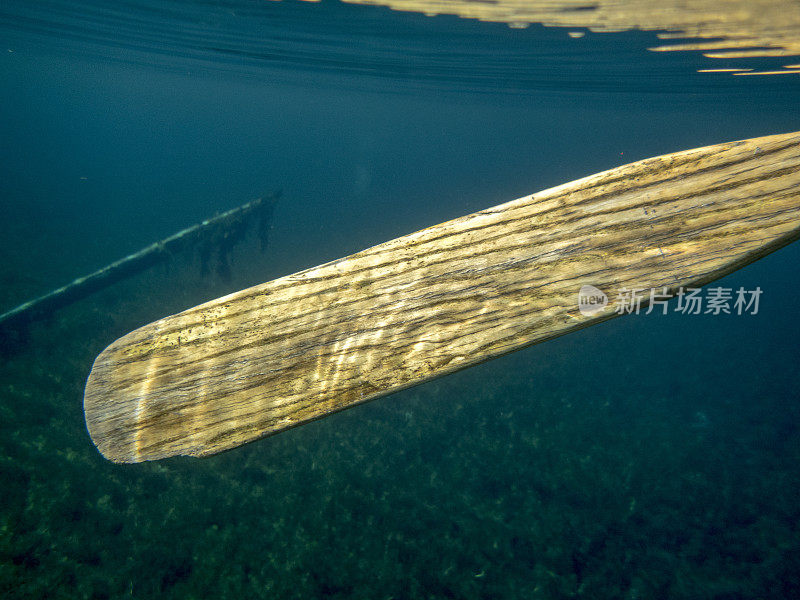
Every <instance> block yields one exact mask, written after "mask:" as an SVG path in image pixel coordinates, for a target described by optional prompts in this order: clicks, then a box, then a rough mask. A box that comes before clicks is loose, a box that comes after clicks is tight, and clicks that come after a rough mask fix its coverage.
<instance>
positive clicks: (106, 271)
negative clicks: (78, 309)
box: [0, 195, 278, 327]
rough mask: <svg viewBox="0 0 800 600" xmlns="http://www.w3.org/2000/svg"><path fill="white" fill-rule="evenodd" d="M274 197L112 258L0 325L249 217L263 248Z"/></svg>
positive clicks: (2, 318)
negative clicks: (111, 260) (117, 257)
mask: <svg viewBox="0 0 800 600" xmlns="http://www.w3.org/2000/svg"><path fill="white" fill-rule="evenodd" d="M277 198H278V197H277V195H270V196H265V197H262V198H258V199H257V200H253V201H252V202H248V203H247V204H243V205H242V206H239V207H237V208H234V209H231V210H229V211H226V212H224V213H221V214H218V215H216V216H214V217H212V218H211V219H207V220H205V221H203V222H202V223H198V224H196V225H194V226H192V227H188V228H187V229H184V230H182V231H179V232H178V233H176V234H174V235H171V236H170V237H168V238H166V239H164V240H161V241H160V242H156V243H154V244H151V245H149V246H147V247H146V248H143V249H142V250H139V251H138V252H135V253H133V254H130V255H129V256H126V257H125V258H122V259H120V260H118V261H116V262H113V263H111V264H110V265H107V266H105V267H103V268H102V269H100V270H98V271H95V272H94V273H92V274H90V275H87V276H85V277H79V278H78V279H75V280H74V281H72V282H70V283H68V284H67V285H65V286H63V287H60V288H58V289H55V290H53V291H51V292H49V293H47V294H45V295H44V296H40V297H38V298H35V299H33V300H30V301H29V302H25V303H24V304H20V305H19V306H17V307H16V308H14V309H12V310H9V311H7V312H5V313H3V314H1V315H0V327H2V326H9V325H12V324H14V323H19V322H22V321H29V320H32V319H34V318H36V317H38V316H42V315H45V314H48V313H50V312H52V311H54V310H56V309H58V308H62V307H64V306H67V305H68V304H71V303H72V302H75V301H76V300H80V299H82V298H85V297H86V296H88V295H89V294H92V293H94V292H96V291H98V290H101V289H103V288H105V287H108V286H109V285H112V284H114V283H116V282H118V281H121V280H122V279H125V278H127V277H130V276H132V275H135V274H136V273H139V272H141V271H144V270H146V269H148V268H150V267H152V266H153V265H156V264H158V263H160V262H163V261H165V260H167V259H168V258H169V257H170V256H173V255H175V254H177V253H178V252H180V251H181V250H183V249H185V248H187V247H188V246H190V245H191V244H194V243H197V242H202V243H205V244H208V245H209V247H214V246H219V243H217V242H215V239H214V238H215V237H218V236H220V237H224V235H225V234H226V233H227V232H230V231H234V232H240V231H241V230H242V229H243V228H245V227H246V225H247V224H248V223H249V220H251V219H255V220H257V221H258V224H257V227H258V234H259V237H260V238H261V243H262V248H263V246H264V245H265V244H266V235H267V230H268V228H269V223H270V221H271V219H272V211H273V208H274V205H275V202H276V201H277ZM223 243H225V242H223ZM226 249H227V250H229V248H228V246H222V247H221V249H220V250H219V252H220V260H221V261H223V260H226V255H225V254H223V252H224V251H225V250H226Z"/></svg>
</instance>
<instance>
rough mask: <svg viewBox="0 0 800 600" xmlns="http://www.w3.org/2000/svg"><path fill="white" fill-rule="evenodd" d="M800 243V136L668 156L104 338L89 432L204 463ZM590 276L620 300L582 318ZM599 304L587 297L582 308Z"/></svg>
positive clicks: (134, 457)
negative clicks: (649, 293)
mask: <svg viewBox="0 0 800 600" xmlns="http://www.w3.org/2000/svg"><path fill="white" fill-rule="evenodd" d="M798 237H800V132H798V133H790V134H784V135H775V136H768V137H762V138H754V139H750V140H745V141H739V142H730V143H726V144H719V145H715V146H708V147H704V148H697V149H693V150H687V151H684V152H678V153H675V154H667V155H664V156H659V157H656V158H651V159H648V160H643V161H640V162H636V163H633V164H629V165H625V166H621V167H618V168H615V169H611V170H610V171H605V172H603V173H599V174H597V175H592V176H589V177H585V178H583V179H579V180H577V181H573V182H571V183H566V184H564V185H561V186H558V187H555V188H552V189H549V190H545V191H543V192H539V193H537V194H533V195H531V196H526V197H524V198H520V199H518V200H514V201H512V202H508V203H506V204H501V205H500V206H496V207H493V208H488V209H486V210H482V211H480V212H477V213H474V214H471V215H468V216H465V217H461V218H459V219H455V220H453V221H449V222H446V223H443V224H441V225H437V226H435V227H431V228H428V229H424V230H422V231H419V232H417V233H413V234H410V235H407V236H405V237H401V238H398V239H395V240H391V241H389V242H386V243H383V244H380V245H378V246H375V247H372V248H369V249H367V250H363V251H362V252H358V253H356V254H353V255H351V256H347V257H345V258H342V259H340V260H336V261H333V262H330V263H327V264H324V265H321V266H318V267H314V268H311V269H308V270H305V271H301V272H299V273H295V274H294V275H288V276H286V277H282V278H280V279H277V280H274V281H270V282H267V283H264V284H262V285H258V286H255V287H252V288H249V289H246V290H243V291H241V292H238V293H235V294H231V295H228V296H225V297H223V298H219V299H217V300H213V301H211V302H208V303H205V304H201V305H200V306H197V307H195V308H191V309H189V310H187V311H184V312H182V313H180V314H177V315H174V316H171V317H166V318H164V319H161V320H159V321H156V322H154V323H151V324H149V325H146V326H144V327H142V328H140V329H137V330H136V331H133V332H132V333H129V334H128V335H126V336H124V337H122V338H120V339H119V340H117V341H116V342H114V343H113V344H111V345H110V346H109V347H108V348H106V349H105V350H104V351H103V352H102V353H101V354H100V356H98V358H97V360H96V361H95V363H94V367H93V368H92V371H91V374H90V375H89V379H88V381H87V384H86V391H85V396H84V408H85V415H86V424H87V427H88V430H89V433H90V435H91V437H92V439H93V441H94V443H95V444H96V445H97V447H98V449H99V450H100V452H101V453H102V454H103V455H104V456H106V457H107V458H108V459H110V460H112V461H116V462H139V461H144V460H154V459H160V458H164V457H168V456H174V455H181V454H183V455H191V456H205V455H209V454H214V453H216V452H220V451H223V450H227V449H229V448H233V447H235V446H238V445H240V444H244V443H246V442H250V441H252V440H255V439H257V438H260V437H262V436H265V435H268V434H272V433H275V432H278V431H281V430H284V429H287V428H289V427H293V426H296V425H299V424H301V423H305V422H308V421H310V420H312V419H318V418H320V417H323V416H325V415H328V414H330V413H332V412H335V411H339V410H342V409H345V408H348V407H351V406H353V405H356V404H359V403H361V402H365V401H367V400H371V399H374V398H378V397H380V396H383V395H386V394H388V393H390V392H394V391H397V390H400V389H403V388H406V387H409V386H411V385H415V384H418V383H421V382H423V381H426V380H429V379H431V378H433V377H438V376H441V375H445V374H447V373H452V372H453V371H456V370H458V369H462V368H464V367H467V366H470V365H474V364H476V363H478V362H481V361H485V360H487V359H491V358H493V357H496V356H500V355H502V354H505V353H507V352H511V351H513V350H517V349H519V348H522V347H525V346H529V345H531V344H534V343H537V342H542V341H545V340H548V339H551V338H553V337H556V336H559V335H563V334H565V333H569V332H571V331H575V330H578V329H580V328H582V327H587V326H589V325H593V324H595V323H598V322H601V321H604V320H606V319H609V318H611V317H614V316H616V315H617V314H619V312H621V311H619V310H618V309H619V303H620V301H618V300H615V299H616V298H618V297H622V296H623V294H624V292H625V290H637V289H638V290H649V289H655V290H658V291H659V292H660V293H662V292H663V295H664V296H669V295H672V294H675V293H676V292H677V291H678V290H679V289H680V288H682V287H684V288H685V287H687V286H699V285H703V284H705V283H708V282H710V281H712V280H714V279H717V278H718V277H721V276H723V275H726V274H728V273H730V272H731V271H733V270H735V269H737V268H739V267H741V266H743V265H745V264H748V263H750V262H752V261H754V260H756V259H758V258H760V257H762V256H764V255H765V254H767V253H769V252H772V251H773V250H776V249H777V248H780V247H782V246H784V245H785V244H788V243H789V242H791V241H793V240H795V239H797V238H798ZM584 286H592V288H588V289H590V290H591V289H593V288H595V289H596V290H597V291H598V292H601V293H605V294H606V296H607V298H608V299H609V301H608V302H607V304H603V303H597V304H596V305H594V306H591V307H590V308H591V310H581V306H579V293H580V290H581V289H582V288H584ZM584 308H586V307H584Z"/></svg>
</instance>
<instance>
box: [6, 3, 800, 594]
mask: <svg viewBox="0 0 800 600" xmlns="http://www.w3.org/2000/svg"><path fill="white" fill-rule="evenodd" d="M694 4H695V7H694V9H690V8H688V7H682V3H680V2H676V1H673V0H664V2H660V3H648V2H630V3H624V2H616V3H615V2H610V1H607V0H599V1H598V2H589V3H587V2H578V1H574V0H566V1H564V2H547V3H543V2H538V1H535V0H531V1H530V2H512V1H510V0H498V1H497V2H478V1H474V0H452V2H445V1H440V2H425V1H423V0H386V1H378V0H376V1H366V0H364V1H360V2H341V1H338V0H337V1H334V0H321V1H320V2H302V1H298V0H281V1H277V2H273V1H267V0H226V1H219V0H216V1H214V0H207V1H206V0H203V1H201V0H162V1H157V0H137V1H131V0H121V1H119V2H115V3H107V2H102V1H100V0H79V1H71V2H67V1H66V0H48V1H47V2H29V1H27V0H5V1H4V2H3V3H2V5H1V6H0V41H1V42H2V43H0V75H1V77H0V141H2V143H0V209H2V210H1V212H0V214H1V215H2V218H0V596H2V597H3V598H57V599H58V598H65V599H66V598H69V599H73V598H92V599H101V598H165V599H178V598H231V599H233V598H281V599H284V598H285V599H295V598H296V599H300V598H303V599H307V598H340V599H345V598H354V599H356V598H358V599H385V600H388V599H397V600H400V599H412V598H426V599H444V598H459V599H460V598H463V599H478V598H481V599H483V598H486V599H488V598H492V599H511V598H520V599H522V598H524V599H543V600H545V599H567V598H587V599H589V598H591V599H630V600H633V599H645V598H664V599H672V598H676V599H677V598H680V599H701V600H703V599H707V600H735V599H757V598H762V599H767V598H770V599H773V598H774V599H779V598H787V599H789V598H799V597H800V500H799V498H800V391H798V390H800V369H798V362H800V346H798V340H800V281H799V280H798V269H797V265H798V264H800V245H798V243H797V242H794V243H788V244H787V245H785V246H784V247H782V248H780V249H777V250H776V251H775V252H772V253H769V254H768V255H766V256H764V257H763V258H760V259H759V260H757V261H755V262H752V263H751V264H747V265H745V266H743V267H742V268H740V269H737V270H734V271H733V272H731V273H729V274H727V275H725V276H724V277H722V278H721V279H718V280H716V281H715V282H713V283H710V284H708V285H706V286H705V287H704V288H703V293H704V294H705V298H706V299H707V300H708V298H710V295H712V294H713V292H712V288H718V289H719V288H723V289H725V290H730V291H731V293H733V294H734V296H735V292H736V290H740V289H741V290H745V291H747V292H748V293H749V294H750V296H749V297H750V299H754V298H757V300H758V302H757V303H755V302H751V303H750V304H748V305H747V306H745V307H744V310H737V308H742V307H741V306H738V307H737V305H735V304H734V303H733V300H732V301H731V303H730V304H729V308H730V309H731V310H728V311H725V310H701V311H696V312H695V311H681V310H677V308H678V302H679V300H680V299H679V298H673V299H672V300H670V301H669V302H668V303H667V304H666V305H665V307H664V310H661V309H660V307H659V310H653V311H650V312H649V313H648V311H646V310H642V311H636V312H634V313H632V314H627V315H624V316H621V317H620V318H614V319H609V320H605V321H604V322H602V323H598V324H596V325H594V326H592V327H587V328H584V329H580V330H579V331H575V332H572V333H569V334H568V335H564V336H562V337H557V338H555V339H550V340H548V341H545V342H543V343H539V344H536V345H532V346H530V347H527V348H524V349H522V350H518V351H516V352H512V353H509V354H506V355H504V356H501V357H499V358H494V359H492V360H488V361H486V362H481V363H480V364H476V365H475V366H470V367H469V368H466V369H463V370H460V371H458V372H454V373H451V374H448V375H446V376H443V377H439V378H435V379H432V380H428V381H425V382H422V383H420V385H416V386H413V387H408V388H407V389H403V390H401V391H396V392H394V393H391V394H388V395H385V396H383V397H381V398H378V399H376V400H373V401H370V402H365V403H363V404H359V405H358V406H354V407H353V408H350V409H348V410H343V411H340V412H335V413H334V414H330V415H328V416H326V417H325V418H322V419H318V420H313V421H312V422H308V423H305V424H303V425H301V426H298V427H293V428H290V429H287V430H286V431H282V432H280V433H277V434H275V435H269V436H266V437H264V438H263V439H259V440H257V441H254V442H252V443H248V444H244V445H241V446H238V447H236V448H233V449H231V450H229V451H226V452H222V453H219V454H214V455H213V456H208V457H203V458H194V457H187V456H177V457H172V458H165V459H162V460H153V461H145V462H140V463H136V464H118V463H115V462H112V461H111V460H108V459H106V458H105V457H104V456H103V454H101V452H100V451H98V448H97V447H96V446H95V443H94V441H93V437H92V436H90V434H89V432H88V431H87V422H86V417H85V415H84V390H85V388H86V383H87V377H88V376H89V373H90V371H92V366H93V363H94V361H95V358H96V357H97V356H98V355H99V354H100V353H101V352H102V351H103V350H104V348H106V347H107V346H108V345H109V344H111V343H112V342H114V341H115V340H117V339H118V338H120V337H121V336H124V335H126V334H128V333H129V332H131V331H133V330H135V329H137V328H139V327H142V326H144V325H146V324H148V323H151V322H153V321H156V320H158V319H161V318H163V317H166V316H168V315H173V314H176V313H179V312H180V311H183V310H186V309H189V308H191V307H194V306H196V305H199V304H201V303H204V302H207V301H210V300H213V299H215V298H219V297H222V296H225V295H227V294H231V293H233V292H237V291H239V290H243V289H245V288H248V287H250V286H254V285H257V284H262V283H264V282H267V281H270V280H273V279H276V278H279V277H283V276H286V275H290V274H293V273H296V272H298V271H301V270H303V269H307V268H309V267H314V266H316V265H320V264H323V263H327V262H329V261H333V260H336V259H339V258H341V257H345V256H348V255H350V254H353V253H355V252H358V251H360V250H363V249H365V248H370V247H372V246H375V245H377V244H381V243H383V242H386V241H387V240H391V239H394V238H398V237H400V236H405V235H407V234H411V233H413V232H416V231H419V230H422V229H424V228H427V227H431V226H434V225H437V224H439V223H442V222H445V221H448V220H450V219H455V218H458V217H462V216H464V215H468V214H470V213H474V212H476V211H480V210H483V209H487V208H489V207H493V206H496V205H499V204H501V203H504V202H507V201H510V200H514V199H516V198H520V197H523V196H526V195H528V194H532V193H534V192H538V191H541V190H545V189H548V188H552V187H555V186H560V185H562V184H566V183H568V182H572V181H575V180H577V179H580V178H582V177H585V176H588V175H592V174H594V173H599V172H601V171H604V170H607V169H614V168H616V167H620V166H621V165H625V164H627V163H631V162H634V161H638V160H641V159H645V158H649V157H656V156H660V155H664V154H668V153H672V152H677V151H682V150H688V149H692V148H698V147H701V146H708V145H713V144H719V143H722V142H730V141H734V140H743V139H747V138H754V137H760V136H767V135H773V134H784V133H790V132H794V131H798V130H800V110H798V106H800V74H799V73H800V8H798V6H797V4H796V3H794V2H787V1H785V0H758V1H755V0H754V1H753V2H749V3H744V2H740V1H739V0H734V1H732V2H730V3H727V4H723V3H718V4H719V5H720V6H717V5H716V4H715V3H714V2H710V1H707V0H703V1H702V2H697V3H694ZM693 10H694V12H692V11H693ZM695 12H696V13H697V14H695ZM670 46H674V48H670ZM676 185H677V183H676ZM798 193H800V192H798ZM795 229H797V226H796V225H795ZM561 233H562V232H560V231H558V230H556V229H554V230H553V235H554V236H555V235H560V234H561ZM795 237H797V236H796V235H795ZM787 241H789V240H788V239H787ZM126 257H128V259H130V260H127V259H126ZM91 274H95V275H94V276H92V277H89V276H90V275H91ZM70 282H73V283H72V284H71V283H70ZM64 286H67V287H64ZM61 288H64V289H61ZM42 297H46V298H47V300H45V301H44V302H42V303H41V304H38V305H36V306H33V307H27V308H25V310H24V311H23V312H24V314H21V315H20V314H17V313H14V314H13V315H12V314H11V313H13V312H14V311H15V310H16V307H20V306H23V305H25V303H27V302H29V301H31V300H33V299H36V298H42ZM576 302H577V298H576ZM28 308H32V309H33V310H28ZM264 327H266V325H264ZM365 376H368V374H365Z"/></svg>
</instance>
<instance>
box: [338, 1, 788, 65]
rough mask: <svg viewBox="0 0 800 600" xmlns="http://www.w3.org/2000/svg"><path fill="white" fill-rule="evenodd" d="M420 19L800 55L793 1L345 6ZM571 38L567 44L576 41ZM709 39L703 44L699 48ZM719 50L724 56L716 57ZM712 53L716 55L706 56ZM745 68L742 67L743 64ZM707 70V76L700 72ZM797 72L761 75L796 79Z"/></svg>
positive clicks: (751, 54)
mask: <svg viewBox="0 0 800 600" xmlns="http://www.w3.org/2000/svg"><path fill="white" fill-rule="evenodd" d="M344 1H345V2H350V3H352V4H369V5H380V6H388V7H390V8H392V9H394V10H400V11H413V12H420V13H423V14H425V15H429V16H434V15H457V16H460V17H464V18H469V19H478V20H481V21H493V22H500V23H507V24H508V25H509V26H510V27H526V26H527V25H528V24H530V23H541V24H543V25H545V26H550V27H569V28H585V29H588V30H589V31H595V32H618V31H629V30H632V29H639V30H643V31H662V33H660V34H659V35H658V37H659V38H660V39H663V40H671V39H687V38H700V41H693V42H692V43H684V44H674V45H673V44H665V45H662V46H656V47H654V48H650V50H653V51H655V52H670V51H682V52H685V51H699V52H703V53H704V56H706V57H708V58H713V59H720V58H724V59H747V58H765V57H776V56H777V57H780V56H800V2H797V1H796V0H723V1H720V0H692V1H691V2H686V1H685V0H658V1H657V2H655V1H653V0H556V1H552V0H494V1H492V2H486V1H485V0H344ZM579 33H580V32H576V31H571V32H569V33H568V35H569V36H570V37H572V38H579V37H582V36H581V35H578V34H579ZM704 40H708V41H704ZM718 50H723V51H720V52H717V51H718ZM710 51H714V52H710ZM743 66H746V65H743ZM704 71H705V70H704ZM796 72H797V71H796V70H793V69H789V70H786V71H784V70H777V71H769V72H767V71H762V72H760V73H759V74H762V75H764V74H777V73H796Z"/></svg>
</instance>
